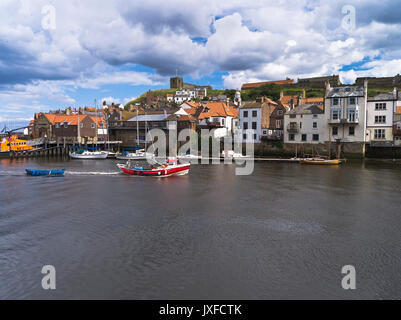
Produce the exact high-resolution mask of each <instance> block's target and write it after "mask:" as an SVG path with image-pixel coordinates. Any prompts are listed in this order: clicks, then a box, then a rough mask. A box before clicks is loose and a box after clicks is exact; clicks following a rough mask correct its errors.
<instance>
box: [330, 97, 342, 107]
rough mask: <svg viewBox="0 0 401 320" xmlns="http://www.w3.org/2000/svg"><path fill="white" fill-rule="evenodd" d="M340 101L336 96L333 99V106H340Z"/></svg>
mask: <svg viewBox="0 0 401 320" xmlns="http://www.w3.org/2000/svg"><path fill="white" fill-rule="evenodd" d="M339 103H340V99H338V98H334V99H333V100H332V105H333V106H338V105H339Z"/></svg>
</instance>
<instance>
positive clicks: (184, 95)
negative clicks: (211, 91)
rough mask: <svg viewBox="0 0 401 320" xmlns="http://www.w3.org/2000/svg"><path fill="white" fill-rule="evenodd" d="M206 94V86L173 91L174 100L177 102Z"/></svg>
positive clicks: (202, 96)
mask: <svg viewBox="0 0 401 320" xmlns="http://www.w3.org/2000/svg"><path fill="white" fill-rule="evenodd" d="M206 96H207V88H205V87H195V88H190V89H182V90H178V91H176V93H175V97H174V102H175V103H177V104H180V103H183V102H184V101H190V100H192V99H198V98H199V99H202V98H204V97H206Z"/></svg>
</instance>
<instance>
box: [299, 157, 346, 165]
mask: <svg viewBox="0 0 401 320" xmlns="http://www.w3.org/2000/svg"><path fill="white" fill-rule="evenodd" d="M299 163H302V164H319V165H339V164H341V163H342V161H341V160H340V159H332V160H331V159H324V158H308V159H301V160H299Z"/></svg>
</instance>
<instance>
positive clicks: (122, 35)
mask: <svg viewBox="0 0 401 320" xmlns="http://www.w3.org/2000/svg"><path fill="white" fill-rule="evenodd" d="M53 3H54V6H55V9H56V23H57V27H56V29H50V30H47V29H43V27H42V20H43V18H44V15H43V14H42V11H41V9H42V7H43V6H44V5H48V4H49V1H48V0H36V1H29V0H26V1H9V0H7V1H6V0H3V1H1V2H0V102H2V103H12V102H15V103H17V102H18V103H23V102H25V103H26V102H27V100H28V99H31V100H32V101H33V100H39V99H40V98H41V97H47V98H48V99H49V100H52V101H55V102H60V103H67V104H73V103H74V102H75V98H74V92H75V91H76V90H78V89H86V90H90V89H99V88H102V87H104V86H107V85H129V86H138V85H145V86H152V85H162V84H163V85H164V84H166V83H168V76H170V75H172V74H175V73H176V71H178V73H179V74H180V75H191V76H192V77H202V76H203V75H207V74H212V73H213V72H216V71H218V72H224V76H223V81H224V86H225V87H228V88H239V87H240V86H241V84H242V83H243V82H248V81H263V80H274V79H284V78H286V77H291V78H295V79H297V78H302V77H308V76H318V75H322V74H333V73H340V75H341V77H342V79H344V81H347V82H352V81H353V79H354V78H355V77H357V76H363V75H371V76H387V75H393V74H394V73H397V72H400V68H399V65H400V64H399V59H400V56H401V49H400V46H399V45H398V44H399V43H400V40H401V21H400V19H399V17H400V16H401V6H398V5H396V4H395V2H394V1H390V0H382V1H380V2H377V1H374V0H366V1H360V0H346V1H336V2H333V1H325V0H313V1H310V0H288V1H273V0H253V1H246V0H222V1H214V0H205V1H195V0H188V1H184V2H183V1H178V0H168V1H165V0H148V1H145V2H139V1H130V2H127V1H123V0H117V1H106V0H102V1H99V0H86V1H73V2H72V1H58V2H53ZM344 5H351V6H354V7H355V12H356V28H355V29H354V30H346V29H344V28H343V27H342V21H343V19H344V14H343V12H342V8H343V6H344ZM197 39H198V40H199V39H200V40H201V41H198V40H197ZM361 61H366V63H365V64H364V65H363V66H359V67H358V68H352V65H353V64H355V63H360V62H361ZM344 65H348V66H351V69H350V68H347V69H346V70H349V71H341V70H342V68H343V66H344ZM127 66H132V67H135V66H145V67H148V68H150V69H152V70H153V71H154V72H152V71H149V72H136V71H127V68H126V67H127Z"/></svg>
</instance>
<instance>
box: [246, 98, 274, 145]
mask: <svg viewBox="0 0 401 320" xmlns="http://www.w3.org/2000/svg"><path fill="white" fill-rule="evenodd" d="M277 106H278V104H277V103H276V102H274V101H273V100H271V99H269V98H267V97H260V98H258V99H256V100H255V101H252V102H248V103H244V104H243V105H242V106H241V107H240V109H239V127H240V129H241V130H242V141H243V142H246V143H260V141H261V138H262V136H265V135H267V134H268V130H269V129H270V128H271V124H270V116H271V114H272V113H273V111H274V110H275V108H276V107H277ZM247 130H248V131H247ZM249 130H251V132H249Z"/></svg>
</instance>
